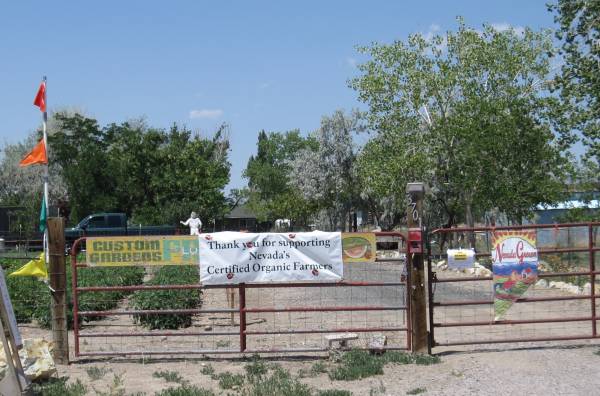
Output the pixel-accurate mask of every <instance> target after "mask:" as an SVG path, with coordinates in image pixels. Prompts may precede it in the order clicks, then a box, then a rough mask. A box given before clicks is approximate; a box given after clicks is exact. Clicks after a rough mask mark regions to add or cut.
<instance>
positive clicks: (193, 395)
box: [154, 385, 215, 396]
mask: <svg viewBox="0 0 600 396" xmlns="http://www.w3.org/2000/svg"><path fill="white" fill-rule="evenodd" d="M154 395H155V396H215V394H214V392H213V391H210V390H207V389H204V388H198V387H197V386H193V385H192V386H190V385H183V386H180V387H178V388H168V389H165V390H162V391H160V392H156V393H155V394H154Z"/></svg>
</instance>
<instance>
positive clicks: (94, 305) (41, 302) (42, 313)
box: [0, 259, 144, 329]
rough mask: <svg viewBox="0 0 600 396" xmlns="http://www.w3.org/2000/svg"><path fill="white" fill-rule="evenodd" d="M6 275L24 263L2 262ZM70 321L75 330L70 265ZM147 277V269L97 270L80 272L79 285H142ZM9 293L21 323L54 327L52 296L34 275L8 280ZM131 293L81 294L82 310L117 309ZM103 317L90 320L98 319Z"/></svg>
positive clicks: (68, 277) (68, 315) (114, 268)
mask: <svg viewBox="0 0 600 396" xmlns="http://www.w3.org/2000/svg"><path fill="white" fill-rule="evenodd" d="M0 262H1V263H2V267H3V268H5V273H6V274H7V275H8V274H10V273H11V272H13V271H15V270H17V269H19V268H20V267H22V266H23V265H24V264H25V261H23V260H15V259H12V260H9V259H3V260H1V261H0ZM66 271H67V304H68V306H67V321H68V326H69V329H72V328H73V300H72V293H71V291H72V287H71V279H72V277H71V266H70V265H69V263H68V262H67V265H66ZM143 278H144V268H143V267H110V268H109V267H94V268H80V269H79V270H78V285H79V286H132V285H137V284H141V283H142V280H143ZM6 283H7V286H8V292H9V294H10V298H11V300H12V303H13V308H14V311H15V316H16V318H17V322H18V323H28V322H31V321H32V320H33V319H35V320H36V321H37V322H38V324H39V325H40V327H42V328H50V326H51V321H52V316H51V310H50V307H51V304H52V297H51V295H50V290H49V289H48V286H47V285H46V284H44V283H43V282H41V281H39V280H37V279H36V278H34V277H31V276H17V277H8V276H7V279H6ZM127 294H128V292H93V293H81V294H80V295H79V309H80V310H82V311H105V310H109V309H113V308H115V307H116V306H117V304H118V303H119V301H120V300H121V299H123V297H125V296H126V295H127ZM98 318H101V317H86V318H85V319H86V320H94V319H98Z"/></svg>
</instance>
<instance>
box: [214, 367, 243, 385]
mask: <svg viewBox="0 0 600 396" xmlns="http://www.w3.org/2000/svg"><path fill="white" fill-rule="evenodd" d="M214 379H218V380H219V386H220V387H221V389H234V388H238V389H239V388H240V387H241V386H242V385H244V376H243V375H241V374H232V373H230V372H229V371H226V372H224V373H219V374H217V375H216V376H214Z"/></svg>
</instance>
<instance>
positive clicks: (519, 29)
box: [490, 22, 525, 36]
mask: <svg viewBox="0 0 600 396" xmlns="http://www.w3.org/2000/svg"><path fill="white" fill-rule="evenodd" d="M490 26H491V27H492V29H494V30H495V31H497V32H505V31H507V30H510V29H514V31H515V33H516V34H517V35H518V36H522V35H523V34H524V33H525V28H524V27H523V26H512V25H510V24H508V23H506V22H499V23H491V24H490Z"/></svg>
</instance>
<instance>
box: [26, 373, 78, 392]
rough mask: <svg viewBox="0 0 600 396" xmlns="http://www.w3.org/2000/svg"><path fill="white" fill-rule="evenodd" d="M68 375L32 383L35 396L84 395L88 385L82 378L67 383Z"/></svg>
mask: <svg viewBox="0 0 600 396" xmlns="http://www.w3.org/2000/svg"><path fill="white" fill-rule="evenodd" d="M68 379H69V378H68V377H61V378H51V379H50V380H48V381H47V382H44V383H41V384H33V385H32V393H33V394H34V395H35V396H84V395H85V394H87V387H86V386H85V385H83V383H81V381H80V380H77V381H75V382H74V383H72V384H67V380H68Z"/></svg>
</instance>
